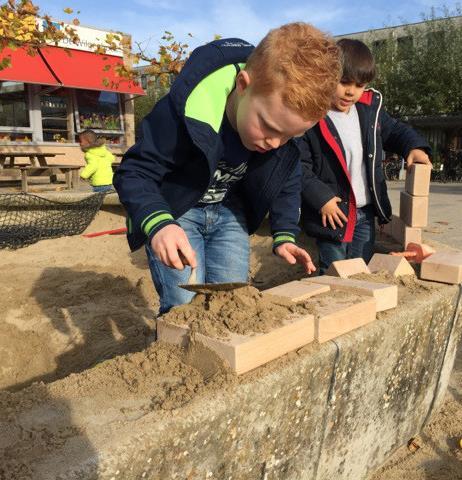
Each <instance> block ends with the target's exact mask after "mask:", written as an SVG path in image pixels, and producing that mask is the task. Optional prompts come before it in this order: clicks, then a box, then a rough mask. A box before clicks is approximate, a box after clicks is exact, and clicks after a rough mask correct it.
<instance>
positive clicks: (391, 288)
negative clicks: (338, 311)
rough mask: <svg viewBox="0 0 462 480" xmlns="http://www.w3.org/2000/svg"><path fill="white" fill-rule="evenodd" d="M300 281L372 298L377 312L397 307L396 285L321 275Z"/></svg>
mask: <svg viewBox="0 0 462 480" xmlns="http://www.w3.org/2000/svg"><path fill="white" fill-rule="evenodd" d="M302 281H303V282H306V283H310V284H312V283H314V282H316V283H321V284H323V285H329V287H330V288H331V289H332V290H343V291H346V292H352V293H358V294H360V295H366V296H369V297H374V298H375V300H376V301H377V311H378V312H383V311H384V310H389V309H390V308H395V307H396V306H397V305H398V287H397V285H388V284H386V283H375V282H366V281H363V280H356V279H353V278H338V277H331V276H329V275H322V276H320V277H314V278H304V279H303V280H302Z"/></svg>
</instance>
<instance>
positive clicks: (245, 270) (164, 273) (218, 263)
mask: <svg viewBox="0 0 462 480" xmlns="http://www.w3.org/2000/svg"><path fill="white" fill-rule="evenodd" d="M177 221H178V223H179V224H180V226H181V228H183V230H184V231H185V232H186V235H187V236H188V239H189V242H190V243H191V246H192V248H193V249H194V251H195V252H196V258H197V271H196V274H197V282H198V283H219V282H247V281H248V274H249V235H248V232H247V226H246V221H245V216H244V213H243V212H242V211H241V210H240V209H239V208H233V207H232V206H230V205H226V204H224V203H215V204H210V205H206V206H197V207H194V208H192V209H191V210H189V211H188V212H186V213H185V214H184V215H183V216H182V217H180V218H179V219H177ZM146 252H147V255H148V261H149V268H150V270H151V276H152V280H153V282H154V286H155V288H156V290H157V293H158V294H159V297H160V311H159V313H160V314H163V313H165V312H167V311H168V310H170V308H172V307H173V306H175V305H182V304H184V303H189V302H190V301H191V300H192V298H193V297H194V293H192V292H188V291H187V290H185V289H183V288H180V287H178V285H179V284H182V283H188V279H189V275H190V274H191V268H190V267H188V266H187V267H185V268H184V270H176V269H174V268H170V267H167V266H166V265H164V264H163V263H162V262H161V261H160V260H159V259H158V258H157V257H156V256H155V254H154V252H153V251H152V248H151V246H150V245H148V244H146Z"/></svg>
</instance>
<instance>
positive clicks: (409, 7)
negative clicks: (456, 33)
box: [36, 0, 460, 54]
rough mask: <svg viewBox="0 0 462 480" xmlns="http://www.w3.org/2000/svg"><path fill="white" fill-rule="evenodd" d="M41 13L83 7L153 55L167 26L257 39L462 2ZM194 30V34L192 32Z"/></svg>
mask: <svg viewBox="0 0 462 480" xmlns="http://www.w3.org/2000/svg"><path fill="white" fill-rule="evenodd" d="M36 3H37V4H38V5H39V6H40V7H41V12H42V13H48V14H50V15H52V16H53V17H54V18H56V19H61V20H67V19H68V20H70V19H72V18H74V17H75V16H76V15H71V16H69V15H66V14H65V13H64V12H63V9H64V8H66V7H70V8H73V9H74V11H77V10H80V14H78V15H77V16H78V18H79V19H80V21H81V23H82V24H83V25H89V26H94V27H98V28H101V29H112V30H121V31H123V32H126V33H130V34H132V36H133V38H134V40H136V41H139V42H142V45H143V47H144V48H147V50H148V51H149V53H150V54H154V53H155V52H156V51H157V47H158V45H159V42H160V38H161V36H162V33H163V31H164V30H169V31H170V32H172V33H173V34H174V35H175V37H176V38H177V40H181V41H186V42H187V43H189V44H190V45H192V46H196V45H199V44H202V43H204V42H207V41H209V40H212V39H213V35H214V34H220V35H221V36H222V37H240V38H244V39H246V40H248V41H251V42H253V43H257V42H258V41H259V40H260V39H261V38H262V37H263V36H264V35H265V33H266V32H267V31H268V30H269V29H270V28H274V27H276V26H278V25H281V24H283V23H287V22H290V21H297V20H302V21H306V22H310V23H312V24H314V25H315V26H317V27H318V28H320V29H322V30H325V31H328V32H330V33H332V34H334V35H337V34H344V33H351V32H358V31H363V30H369V29H372V28H381V27H384V26H389V25H398V24H402V23H408V22H416V21H419V20H420V19H421V14H422V13H429V11H430V8H431V7H435V8H436V10H437V12H438V13H440V12H441V8H442V6H443V5H446V6H447V7H448V8H449V9H451V10H452V9H454V8H455V7H456V6H457V5H458V4H459V5H460V2H451V1H448V2H437V1H432V0H411V1H404V2H403V1H400V0H369V1H368V2H364V1H360V0H349V1H340V0H324V1H323V2H322V6H320V3H321V2H317V1H312V0H292V1H290V2H284V1H280V0H279V1H277V0H250V1H243V0H195V1H186V0H79V1H77V2H73V1H72V0H41V1H40V0H37V2H36ZM188 33H191V34H193V38H189V37H188Z"/></svg>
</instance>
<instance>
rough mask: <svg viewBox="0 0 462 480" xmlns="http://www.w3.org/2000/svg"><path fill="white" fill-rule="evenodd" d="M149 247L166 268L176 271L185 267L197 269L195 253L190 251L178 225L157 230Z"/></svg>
mask: <svg viewBox="0 0 462 480" xmlns="http://www.w3.org/2000/svg"><path fill="white" fill-rule="evenodd" d="M151 247H152V250H153V251H154V253H155V254H156V256H157V258H158V259H159V260H160V261H161V262H162V263H163V264H164V265H167V267H171V268H176V269H177V270H183V269H184V266H185V265H190V266H191V268H195V267H197V261H196V252H195V251H194V250H193V249H192V247H191V244H190V243H189V240H188V237H187V236H186V232H185V231H184V230H183V229H182V228H181V227H179V226H178V225H167V226H166V227H164V228H162V230H159V231H158V232H157V233H156V234H155V235H154V236H153V237H152V240H151ZM180 255H181V256H182V258H183V261H181V259H180Z"/></svg>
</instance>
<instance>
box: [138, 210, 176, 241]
mask: <svg viewBox="0 0 462 480" xmlns="http://www.w3.org/2000/svg"><path fill="white" fill-rule="evenodd" d="M167 225H178V222H177V221H175V219H174V218H173V216H172V214H171V213H169V212H166V211H157V212H153V213H151V214H150V215H148V216H147V217H146V218H145V219H144V220H143V221H142V222H141V230H143V232H144V234H145V235H146V237H148V238H149V240H151V239H152V237H153V236H154V235H155V234H156V233H157V232H158V231H159V230H161V229H162V228H164V227H166V226H167Z"/></svg>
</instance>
